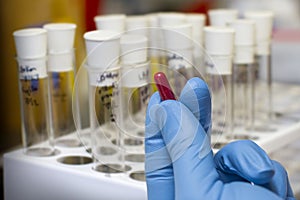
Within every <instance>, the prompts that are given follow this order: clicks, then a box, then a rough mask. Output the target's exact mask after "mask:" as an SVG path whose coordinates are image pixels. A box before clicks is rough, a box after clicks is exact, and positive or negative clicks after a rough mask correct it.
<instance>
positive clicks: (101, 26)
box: [94, 14, 126, 33]
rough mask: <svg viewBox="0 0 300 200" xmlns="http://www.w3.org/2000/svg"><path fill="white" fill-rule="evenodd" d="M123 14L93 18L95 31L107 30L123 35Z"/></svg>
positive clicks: (124, 16)
mask: <svg viewBox="0 0 300 200" xmlns="http://www.w3.org/2000/svg"><path fill="white" fill-rule="evenodd" d="M125 19H126V15H124V14H111V15H98V16H96V17H94V21H95V23H96V28H97V30H109V31H117V32H119V33H123V32H124V31H125Z"/></svg>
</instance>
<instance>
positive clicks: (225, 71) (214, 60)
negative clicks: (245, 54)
mask: <svg viewBox="0 0 300 200" xmlns="http://www.w3.org/2000/svg"><path fill="white" fill-rule="evenodd" d="M205 66H206V72H207V73H208V74H216V75H229V74H232V57H231V56H211V57H210V58H209V57H207V56H206V58H205Z"/></svg>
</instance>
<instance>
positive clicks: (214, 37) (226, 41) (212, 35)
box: [204, 26, 234, 55]
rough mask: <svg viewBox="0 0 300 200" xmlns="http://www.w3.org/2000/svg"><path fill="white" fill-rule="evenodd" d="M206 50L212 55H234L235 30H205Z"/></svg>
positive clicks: (215, 28) (208, 28)
mask: <svg viewBox="0 0 300 200" xmlns="http://www.w3.org/2000/svg"><path fill="white" fill-rule="evenodd" d="M204 32H205V48H206V51H207V52H208V53H209V54H211V55H232V53H233V41H234V30H233V29H232V28H225V27H213V26H208V27H205V28H204Z"/></svg>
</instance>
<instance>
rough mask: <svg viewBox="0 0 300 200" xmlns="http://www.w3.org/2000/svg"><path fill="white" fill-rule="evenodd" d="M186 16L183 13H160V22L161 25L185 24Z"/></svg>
mask: <svg viewBox="0 0 300 200" xmlns="http://www.w3.org/2000/svg"><path fill="white" fill-rule="evenodd" d="M185 22H186V16H185V14H183V13H176V12H166V13H158V24H159V26H160V27H166V26H175V25H180V24H184V23H185Z"/></svg>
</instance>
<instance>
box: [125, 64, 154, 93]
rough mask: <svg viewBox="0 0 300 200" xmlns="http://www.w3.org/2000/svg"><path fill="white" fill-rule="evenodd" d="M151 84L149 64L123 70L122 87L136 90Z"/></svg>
mask: <svg viewBox="0 0 300 200" xmlns="http://www.w3.org/2000/svg"><path fill="white" fill-rule="evenodd" d="M148 83H149V62H147V63H143V64H140V65H138V66H135V67H124V68H123V69H122V85H123V86H124V87H129V88H135V87H141V86H144V85H146V84H148Z"/></svg>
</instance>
